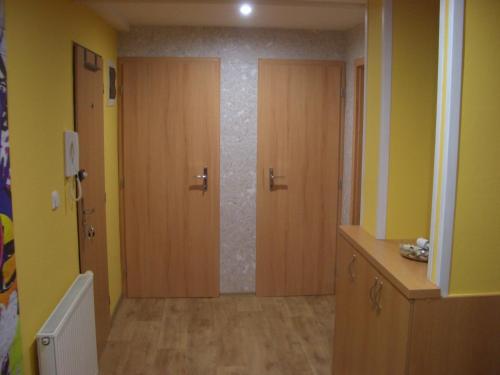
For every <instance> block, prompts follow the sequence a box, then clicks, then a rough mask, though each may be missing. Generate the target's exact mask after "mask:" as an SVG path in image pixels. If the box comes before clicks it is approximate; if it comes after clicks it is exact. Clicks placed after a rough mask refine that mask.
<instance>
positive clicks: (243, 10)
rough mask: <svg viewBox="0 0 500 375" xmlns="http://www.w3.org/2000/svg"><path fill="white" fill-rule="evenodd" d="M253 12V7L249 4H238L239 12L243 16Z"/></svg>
mask: <svg viewBox="0 0 500 375" xmlns="http://www.w3.org/2000/svg"><path fill="white" fill-rule="evenodd" d="M252 12H253V7H252V6H251V5H250V4H247V3H245V4H242V5H241V6H240V13H241V15H242V16H244V17H248V16H249V15H250V14H252Z"/></svg>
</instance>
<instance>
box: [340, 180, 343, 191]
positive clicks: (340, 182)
mask: <svg viewBox="0 0 500 375" xmlns="http://www.w3.org/2000/svg"><path fill="white" fill-rule="evenodd" d="M342 186H343V184H342V179H339V189H340V190H342Z"/></svg>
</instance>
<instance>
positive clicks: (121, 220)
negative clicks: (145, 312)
mask: <svg viewBox="0 0 500 375" xmlns="http://www.w3.org/2000/svg"><path fill="white" fill-rule="evenodd" d="M123 64H124V62H123V61H122V59H121V58H118V64H117V67H118V72H117V73H118V74H117V96H118V98H117V99H118V134H117V136H118V179H119V224H120V265H121V268H120V269H121V276H122V293H123V295H124V296H125V297H128V288H127V251H126V244H125V194H124V190H123V189H124V187H125V177H124V166H123V159H124V151H123V141H124V140H123V133H124V131H123Z"/></svg>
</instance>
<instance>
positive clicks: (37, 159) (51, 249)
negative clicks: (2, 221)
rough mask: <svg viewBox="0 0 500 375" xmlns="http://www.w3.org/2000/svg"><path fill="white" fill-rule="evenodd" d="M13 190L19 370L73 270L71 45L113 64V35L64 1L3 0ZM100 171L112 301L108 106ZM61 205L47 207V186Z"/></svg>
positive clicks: (30, 361) (114, 233) (114, 186)
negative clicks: (68, 142) (67, 143)
mask: <svg viewBox="0 0 500 375" xmlns="http://www.w3.org/2000/svg"><path fill="white" fill-rule="evenodd" d="M6 28H7V31H6V36H7V55H8V56H7V64H8V85H9V92H8V95H9V96H8V100H9V104H8V105H9V120H10V125H9V126H10V131H11V133H10V136H11V147H12V150H11V155H12V193H13V205H14V224H15V229H14V230H15V239H16V257H17V270H18V281H19V296H20V308H21V313H20V318H21V338H22V346H23V355H24V366H25V374H28V375H30V374H35V373H36V370H35V368H36V366H35V362H34V361H35V357H34V352H35V350H36V347H35V343H34V336H35V334H36V332H37V331H38V329H39V328H40V326H41V325H42V324H43V322H44V321H45V320H46V318H47V317H48V316H49V314H50V313H51V311H52V310H53V309H54V307H55V305H56V304H57V302H58V301H59V299H60V298H61V297H62V295H63V294H64V292H65V291H66V290H67V288H68V287H69V285H70V284H71V283H72V281H73V280H74V278H75V277H76V275H77V274H78V272H79V266H78V239H77V222H76V207H75V204H74V203H73V202H72V201H71V200H70V199H68V197H67V191H68V187H69V186H68V185H67V184H66V183H65V179H64V160H63V131H64V130H66V129H72V128H73V92H72V90H73V84H72V77H73V72H72V42H73V41H76V42H78V43H80V44H82V45H84V46H86V47H88V48H90V49H92V50H94V51H96V52H97V53H99V54H101V55H102V56H103V58H104V61H105V62H107V61H108V60H109V59H112V60H116V53H117V35H116V32H115V31H114V30H113V29H112V28H110V27H109V26H107V25H106V24H105V23H104V22H103V21H102V20H101V19H100V18H98V17H97V16H96V15H95V14H94V13H92V12H91V11H89V10H87V9H86V8H84V7H83V6H81V5H77V4H75V3H74V2H73V1H71V0H43V1H40V0H6ZM104 127H105V138H106V139H105V147H106V149H105V159H106V160H105V170H106V190H107V225H108V228H107V230H108V233H107V236H108V254H109V264H110V269H109V278H110V292H111V298H112V305H113V306H112V307H114V306H115V304H116V302H117V300H118V297H119V295H120V293H121V290H120V285H121V280H120V273H119V267H120V262H119V236H118V173H117V137H116V130H117V110H116V107H112V108H110V107H105V124H104ZM53 190H58V191H59V192H60V193H61V195H62V205H61V208H60V209H59V210H57V211H54V212H53V211H51V207H50V194H51V191H53Z"/></svg>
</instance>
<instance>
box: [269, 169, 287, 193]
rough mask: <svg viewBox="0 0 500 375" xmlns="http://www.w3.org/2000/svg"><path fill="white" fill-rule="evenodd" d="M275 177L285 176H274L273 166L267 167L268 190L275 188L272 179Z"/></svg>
mask: <svg viewBox="0 0 500 375" xmlns="http://www.w3.org/2000/svg"><path fill="white" fill-rule="evenodd" d="M277 178H285V176H275V175H274V168H269V191H273V190H274V188H275V183H274V180H275V179H277Z"/></svg>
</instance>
